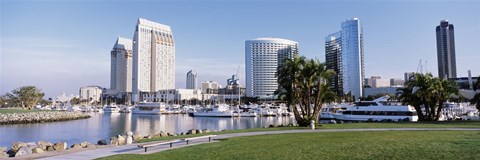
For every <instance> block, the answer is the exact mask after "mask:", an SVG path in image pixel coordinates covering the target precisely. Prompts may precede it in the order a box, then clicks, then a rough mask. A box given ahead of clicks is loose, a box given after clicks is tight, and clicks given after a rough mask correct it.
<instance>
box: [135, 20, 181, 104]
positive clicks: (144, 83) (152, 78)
mask: <svg viewBox="0 0 480 160" xmlns="http://www.w3.org/2000/svg"><path fill="white" fill-rule="evenodd" d="M174 88H175V42H174V39H173V35H172V30H171V29H170V26H167V25H163V24H160V23H156V22H152V21H149V20H146V19H142V18H139V19H138V22H137V26H136V28H135V34H134V36H133V87H132V89H133V100H134V101H139V100H143V98H142V96H143V95H142V94H150V93H153V92H156V91H158V90H165V89H174ZM147 96H148V95H147Z"/></svg>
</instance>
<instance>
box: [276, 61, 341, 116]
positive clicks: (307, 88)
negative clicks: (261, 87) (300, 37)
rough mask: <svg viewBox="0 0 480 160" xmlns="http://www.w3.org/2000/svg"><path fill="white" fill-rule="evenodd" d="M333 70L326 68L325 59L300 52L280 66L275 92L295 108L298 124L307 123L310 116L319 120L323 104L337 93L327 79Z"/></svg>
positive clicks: (331, 99) (332, 98)
mask: <svg viewBox="0 0 480 160" xmlns="http://www.w3.org/2000/svg"><path fill="white" fill-rule="evenodd" d="M333 74H335V72H334V71H333V70H327V69H326V65H325V64H324V63H320V62H319V61H318V60H312V59H311V60H307V59H306V58H305V57H299V56H298V55H297V54H295V55H294V57H293V58H292V59H286V60H285V61H284V63H283V65H280V66H279V67H278V70H277V77H278V83H279V86H280V87H279V89H278V90H277V91H276V92H275V93H276V94H277V95H278V96H279V98H281V99H283V100H285V101H287V103H288V105H289V106H290V107H292V108H293V112H294V115H295V119H296V120H297V123H298V124H299V125H301V126H307V125H308V124H309V123H310V121H311V120H314V121H316V120H317V118H318V116H319V115H320V109H321V108H322V104H323V103H325V102H330V101H333V100H334V97H335V96H334V95H335V93H333V91H331V90H330V86H329V85H328V83H327V82H328V79H329V78H330V77H331V76H332V75H333Z"/></svg>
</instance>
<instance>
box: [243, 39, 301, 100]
mask: <svg viewBox="0 0 480 160" xmlns="http://www.w3.org/2000/svg"><path fill="white" fill-rule="evenodd" d="M297 50H298V43H297V42H295V41H291V40H287V39H281V38H257V39H254V40H247V41H245V66H246V69H245V75H246V76H245V77H246V90H247V93H246V95H247V96H248V97H260V96H269V95H273V92H274V91H275V90H277V89H278V83H277V77H276V72H277V67H278V66H280V65H282V63H283V61H284V60H285V59H286V58H292V57H293V54H295V53H297Z"/></svg>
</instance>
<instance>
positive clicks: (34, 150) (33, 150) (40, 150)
mask: <svg viewBox="0 0 480 160" xmlns="http://www.w3.org/2000/svg"><path fill="white" fill-rule="evenodd" d="M32 153H43V149H42V148H39V147H37V148H33V149H32Z"/></svg>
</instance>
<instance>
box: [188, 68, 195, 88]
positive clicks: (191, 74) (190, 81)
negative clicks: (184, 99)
mask: <svg viewBox="0 0 480 160" xmlns="http://www.w3.org/2000/svg"><path fill="white" fill-rule="evenodd" d="M186 88H187V89H197V72H195V71H193V70H190V71H188V72H187V84H186Z"/></svg>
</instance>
